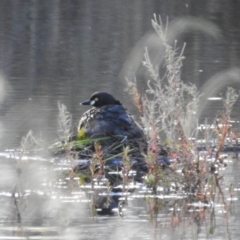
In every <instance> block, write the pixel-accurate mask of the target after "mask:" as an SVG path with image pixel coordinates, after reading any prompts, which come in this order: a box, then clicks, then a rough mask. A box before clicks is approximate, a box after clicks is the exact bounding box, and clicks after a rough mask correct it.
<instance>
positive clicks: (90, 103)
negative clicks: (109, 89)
mask: <svg viewBox="0 0 240 240" xmlns="http://www.w3.org/2000/svg"><path fill="white" fill-rule="evenodd" d="M94 103H95V101H94V100H87V101H84V102H81V103H80V105H94Z"/></svg>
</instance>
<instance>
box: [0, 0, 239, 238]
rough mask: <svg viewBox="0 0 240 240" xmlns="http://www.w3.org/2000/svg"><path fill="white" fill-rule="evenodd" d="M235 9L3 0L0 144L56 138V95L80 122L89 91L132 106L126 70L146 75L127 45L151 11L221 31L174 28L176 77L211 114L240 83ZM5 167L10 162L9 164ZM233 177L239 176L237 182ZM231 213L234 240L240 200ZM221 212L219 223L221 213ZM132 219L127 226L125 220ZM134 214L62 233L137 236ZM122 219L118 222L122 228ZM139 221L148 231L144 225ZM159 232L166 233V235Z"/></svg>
mask: <svg viewBox="0 0 240 240" xmlns="http://www.w3.org/2000/svg"><path fill="white" fill-rule="evenodd" d="M239 9H240V2H239V1H217V0H212V1H194V2H193V1H187V0H186V1H185V0H183V1H177V0H173V1H163V0H156V1H144V0H140V1H137V0H136V1H115V0H111V1H110V0H108V1H107V0H106V1H105V0H104V1H85V0H81V1H80V0H79V1H77V0H76V1H73V0H69V1H60V0H59V1H58V0H39V1H37V0H36V1H25V0H19V1H17V0H2V1H1V2H0V74H1V77H0V141H1V149H2V150H3V149H5V148H14V147H17V146H19V143H20V141H21V138H22V137H23V136H25V135H26V134H27V132H28V131H29V130H30V129H31V130H33V132H34V134H35V135H36V136H37V137H39V138H41V139H42V140H43V141H44V142H45V143H46V144H47V143H48V142H50V141H52V140H54V139H55V138H57V127H58V126H57V114H58V108H57V103H58V101H61V102H62V103H64V104H65V105H66V106H67V108H68V110H69V111H70V112H71V113H72V114H73V121H74V124H76V125H77V124H78V119H79V118H80V116H81V114H82V113H83V112H84V111H85V110H86V108H85V107H81V106H79V102H80V101H82V100H85V99H87V98H88V96H89V95H90V94H91V93H93V92H94V91H108V92H111V93H113V94H114V95H115V96H116V97H117V98H118V99H120V100H121V101H122V102H123V104H124V105H126V106H128V108H129V110H130V111H131V112H133V113H136V109H135V107H134V106H133V104H132V103H131V99H130V97H129V96H128V95H127V93H126V92H124V89H125V87H126V84H125V76H128V74H129V72H128V70H129V68H130V69H132V71H133V73H134V74H135V75H136V76H137V77H138V78H139V81H144V79H145V77H144V76H142V70H139V69H138V68H137V69H136V68H135V67H134V66H136V64H135V63H136V62H139V61H140V62H141V59H139V58H137V59H136V57H135V58H131V56H132V55H131V54H130V53H131V51H132V50H133V49H137V50H139V52H141V49H139V48H134V47H135V46H136V44H137V42H138V41H140V40H141V39H142V38H143V37H144V36H145V37H146V34H151V33H152V26H151V19H152V18H153V14H154V13H156V14H161V17H162V19H163V21H165V19H166V17H167V16H168V17H169V21H172V20H174V19H177V18H180V17H189V16H191V17H198V18H201V19H204V20H207V21H209V24H210V23H212V24H215V25H216V27H217V29H218V32H213V33H212V34H210V33H209V32H205V31H204V30H196V29H193V30H191V31H187V32H186V33H183V34H178V35H177V38H178V39H179V46H181V45H182V44H183V42H186V44H187V46H186V50H185V54H184V55H185V57H186V59H185V60H184V66H183V69H182V79H183V81H184V82H189V83H194V84H196V85H197V86H198V87H199V90H200V91H202V92H203V93H204V92H205V93H206V95H205V97H204V96H203V100H202V102H201V103H202V108H201V114H200V121H203V119H205V118H206V117H207V118H209V119H210V120H212V119H214V118H215V116H216V115H217V114H218V111H219V110H220V109H221V104H220V103H219V102H217V103H216V102H214V103H212V102H211V103H208V101H205V100H206V98H207V97H210V96H220V94H221V93H224V91H225V89H226V87H227V86H234V87H235V88H237V89H238V90H239V86H240V85H239V83H240V73H239V71H240V70H239V69H238V67H239V65H240V43H239V42H240V19H239ZM190 21H191V20H190ZM199 22H200V23H201V24H202V25H203V26H202V27H203V29H206V31H207V30H208V31H209V26H208V23H206V22H202V21H201V20H199ZM204 24H206V26H205V25H204ZM147 36H148V35H147ZM143 43H145V42H144V41H143ZM146 46H148V44H147V43H146ZM144 47H145V46H144ZM148 47H151V46H148ZM159 54H161V52H160V53H159ZM154 56H156V55H154ZM129 59H130V62H129ZM132 59H133V60H132ZM156 59H158V58H156ZM131 61H132V62H131ZM128 67H129V68H128ZM126 69H127V70H126ZM216 74H217V75H216ZM239 106H240V103H239V101H238V102H237V104H236V106H235V108H234V111H233V119H234V120H239ZM6 168H7V169H8V167H7V165H6ZM229 168H230V169H229V170H228V171H229V177H230V176H231V177H233V176H234V177H235V178H236V180H234V181H235V182H236V181H237V180H238V178H239V176H238V173H237V171H236V169H238V164H237V163H232V164H230V167H229ZM233 169H234V170H233ZM8 170H9V169H8ZM9 171H10V170H9ZM233 172H234V174H233ZM9 174H10V175H11V171H10V173H9ZM230 182H231V181H230ZM238 183H239V181H237V183H236V184H237V185H238ZM237 195H238V194H237ZM78 207H79V206H77V207H76V208H78ZM33 208H34V207H33ZM79 211H80V210H79ZM234 211H235V212H234V213H233V217H232V219H231V224H230V226H229V229H230V230H229V231H230V232H231V234H230V235H231V236H232V237H231V238H232V239H236V238H235V237H234V236H237V234H239V230H238V227H237V226H238V225H237V224H239V217H238V214H237V213H238V211H239V207H238V208H236V209H234ZM80 212H81V211H80ZM69 214H70V213H69ZM79 214H80V213H79ZM86 215H87V216H88V213H86ZM31 217H32V216H31ZM86 218H87V219H89V217H86ZM222 218H223V219H222V221H223V222H224V217H222ZM129 221H130V222H131V221H132V222H133V223H132V224H133V225H129V224H128V222H129ZM138 221H139V219H138V220H137V221H136V219H134V220H132V217H130V218H129V219H127V220H126V219H124V220H122V219H119V218H118V217H113V218H112V220H111V221H109V220H108V219H107V220H106V219H105V218H101V220H100V222H101V223H102V222H104V224H99V225H95V224H93V223H90V225H88V228H89V229H90V230H89V231H90V232H91V234H92V235H91V236H89V235H88V233H86V232H84V230H83V232H82V233H80V232H78V231H80V230H76V229H74V230H73V231H71V230H69V228H68V229H67V230H64V231H66V232H64V234H63V236H68V235H67V234H69V237H67V239H96V238H98V237H99V236H102V238H112V237H114V238H116V239H118V238H119V239H124V235H122V234H123V232H122V229H125V230H126V229H127V230H128V231H125V230H124V231H125V232H129V235H127V237H126V238H125V239H135V236H140V235H141V234H139V233H141V232H142V231H143V227H142V225H140V227H139V225H138ZM83 222H84V221H83ZM89 222H91V221H90V220H89ZM219 222H220V223H221V219H220V221H218V223H219ZM82 224H83V223H82ZM91 224H93V225H91ZM50 225H51V224H50ZM122 225H124V226H123V227H122V228H121V227H119V226H122ZM135 225H136V226H135ZM58 226H59V225H58ZM105 226H107V227H105ZM129 226H131V227H129ZM221 226H225V224H222V225H221V224H220V228H221ZM145 227H146V229H148V230H149V231H150V232H151V229H150V228H151V227H149V225H148V222H146V224H145ZM91 228H92V230H91ZM83 229H84V227H83ZM133 229H135V230H134V232H132V231H133ZM136 229H139V231H137V230H136ZM222 229H223V228H221V229H220V230H219V229H218V228H217V230H218V231H217V233H216V238H213V239H225V237H223V238H222V236H223V235H222V231H223V230H222ZM67 231H69V232H67ZM74 231H77V232H74ZM203 232H204V231H203ZM71 234H72V236H71ZM81 234H82V235H81ZM99 234H100V235H99ZM101 234H102V235H101ZM182 234H183V235H182V238H181V239H192V238H191V237H189V238H184V233H182ZM80 235H81V236H82V237H81V236H80ZM78 236H79V237H78ZM141 236H142V239H149V238H150V237H149V236H152V235H151V234H150V235H148V234H147V233H146V235H144V233H143V235H141ZM160 236H161V235H160ZM205 237H206V236H205V235H204V234H203V236H201V234H200V235H199V239H205ZM52 239H53V238H52ZM138 239H141V238H138ZM159 239H168V238H167V233H165V235H164V234H163V235H162V237H159Z"/></svg>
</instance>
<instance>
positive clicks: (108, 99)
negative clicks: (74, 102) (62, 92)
mask: <svg viewBox="0 0 240 240" xmlns="http://www.w3.org/2000/svg"><path fill="white" fill-rule="evenodd" d="M80 104H81V105H91V106H94V107H102V106H105V105H121V103H120V102H119V101H118V100H116V99H115V98H114V97H113V96H112V95H111V94H109V93H106V92H96V93H94V94H93V95H92V96H91V97H90V99H89V100H87V101H84V102H82V103H80Z"/></svg>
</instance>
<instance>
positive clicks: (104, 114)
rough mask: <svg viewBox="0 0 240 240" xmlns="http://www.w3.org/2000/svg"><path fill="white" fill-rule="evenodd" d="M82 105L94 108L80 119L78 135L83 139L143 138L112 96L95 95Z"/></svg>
mask: <svg viewBox="0 0 240 240" xmlns="http://www.w3.org/2000/svg"><path fill="white" fill-rule="evenodd" d="M82 104H83V105H92V106H95V107H93V108H91V109H90V110H88V111H87V112H85V113H84V114H83V116H82V118H81V119H80V122H79V128H78V133H79V135H80V136H81V135H84V137H90V138H95V137H103V136H123V137H127V138H128V139H137V138H143V137H144V134H143V131H142V129H141V128H140V126H139V125H138V124H137V123H136V122H135V121H134V119H133V117H132V116H131V115H130V114H129V113H128V112H127V111H126V109H125V108H124V107H123V106H122V105H121V103H120V102H119V101H118V100H116V99H115V98H114V97H113V96H112V95H110V94H108V93H104V92H100V93H95V94H93V95H92V96H91V98H90V100H88V101H85V102H83V103H82Z"/></svg>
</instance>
